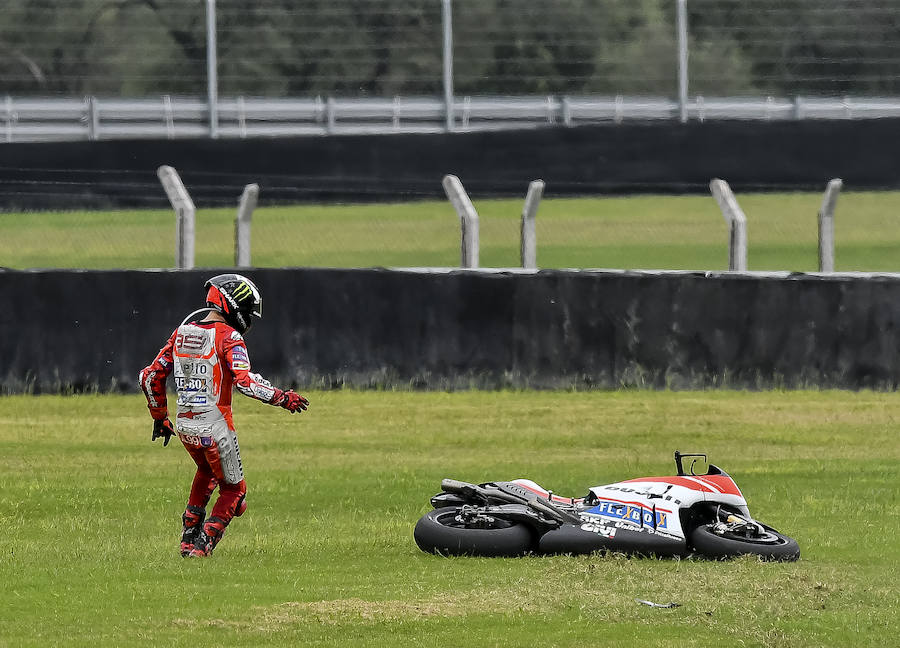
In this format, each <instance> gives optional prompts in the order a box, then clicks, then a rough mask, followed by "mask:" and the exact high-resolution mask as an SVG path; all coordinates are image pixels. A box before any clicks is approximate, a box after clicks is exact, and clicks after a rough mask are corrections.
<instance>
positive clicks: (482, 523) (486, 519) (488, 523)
mask: <svg viewBox="0 0 900 648" xmlns="http://www.w3.org/2000/svg"><path fill="white" fill-rule="evenodd" d="M435 521H436V522H437V523H438V524H440V525H441V526H445V527H450V528H452V529H478V530H485V531H490V530H493V529H508V528H510V527H511V526H514V523H513V522H510V521H509V520H503V519H500V518H496V517H493V516H489V515H478V516H476V517H475V518H474V519H473V521H470V522H466V521H462V520H460V519H459V514H458V513H457V512H456V511H450V512H447V513H442V514H441V515H438V516H436V518H435Z"/></svg>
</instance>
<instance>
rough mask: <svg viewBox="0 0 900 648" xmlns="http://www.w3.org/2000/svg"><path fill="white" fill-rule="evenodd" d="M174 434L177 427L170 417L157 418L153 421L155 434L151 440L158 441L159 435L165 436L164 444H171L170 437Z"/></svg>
mask: <svg viewBox="0 0 900 648" xmlns="http://www.w3.org/2000/svg"><path fill="white" fill-rule="evenodd" d="M173 434H175V427H174V426H173V425H172V421H170V420H169V419H167V418H164V419H155V420H154V421H153V436H152V437H150V440H151V441H156V440H157V439H158V438H159V437H163V439H164V441H163V446H167V445H169V439H171V438H172V435H173Z"/></svg>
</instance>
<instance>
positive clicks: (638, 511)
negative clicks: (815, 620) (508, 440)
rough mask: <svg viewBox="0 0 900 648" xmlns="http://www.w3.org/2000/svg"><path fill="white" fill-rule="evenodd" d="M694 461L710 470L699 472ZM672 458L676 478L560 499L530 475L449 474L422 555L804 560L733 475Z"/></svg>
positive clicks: (422, 529) (426, 519) (419, 539)
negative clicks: (484, 478)
mask: <svg viewBox="0 0 900 648" xmlns="http://www.w3.org/2000/svg"><path fill="white" fill-rule="evenodd" d="M686 460H690V463H689V465H688V468H687V470H685V468H684V464H685V461H686ZM698 462H699V463H701V465H705V466H707V469H706V472H705V473H702V474H696V473H695V467H696V466H697V464H698ZM675 465H676V468H677V474H676V475H674V476H671V477H638V478H636V479H628V480H625V481H621V482H616V483H614V484H606V485H604V486H594V487H593V488H591V489H590V490H589V491H588V494H587V495H586V496H585V497H580V498H570V497H561V496H559V495H556V494H555V493H553V492H552V491H548V490H546V489H544V488H542V487H541V486H539V485H538V484H536V483H535V482H533V481H531V480H528V479H516V480H513V481H507V482H504V481H501V482H485V483H481V484H470V483H466V482H461V481H457V480H454V479H445V480H443V481H442V482H441V488H442V489H443V490H442V492H440V493H438V494H437V495H435V496H434V497H432V498H431V504H432V506H433V507H434V510H432V511H429V512H428V513H426V514H425V515H424V516H422V518H421V519H420V520H419V521H418V523H417V524H416V527H415V531H414V537H415V540H416V544H417V545H418V546H419V548H420V549H422V550H423V551H426V552H433V553H438V554H443V555H471V556H520V555H523V554H528V553H536V554H585V553H592V552H619V553H625V554H630V555H643V556H660V557H674V556H684V557H686V556H702V557H706V558H712V559H724V558H732V557H735V556H740V555H752V556H758V557H760V558H762V559H765V560H778V561H792V560H797V559H798V558H799V557H800V547H799V546H798V545H797V542H796V540H794V539H792V538H789V537H788V536H786V535H783V534H781V533H779V532H778V531H776V530H775V529H773V528H772V527H770V526H768V525H766V524H763V523H762V522H759V521H757V520H755V519H754V518H753V517H752V516H751V515H750V510H749V508H748V507H747V501H746V500H745V499H744V496H743V494H742V493H741V491H740V489H739V488H738V486H737V484H736V483H735V482H734V480H733V479H732V478H731V477H730V476H729V475H728V474H727V473H726V472H724V471H723V470H722V469H720V468H718V467H717V466H715V465H713V464H709V463H708V462H707V457H706V455H705V454H694V453H684V454H683V453H681V452H678V451H676V452H675ZM700 470H701V471H702V467H701V468H700Z"/></svg>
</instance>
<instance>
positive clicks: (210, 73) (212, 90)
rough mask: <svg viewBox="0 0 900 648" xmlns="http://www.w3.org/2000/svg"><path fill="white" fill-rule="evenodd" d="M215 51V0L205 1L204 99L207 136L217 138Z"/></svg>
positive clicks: (216, 60) (216, 59)
mask: <svg viewBox="0 0 900 648" xmlns="http://www.w3.org/2000/svg"><path fill="white" fill-rule="evenodd" d="M218 67H219V66H218V53H217V51H216V0H206V84H207V86H206V97H207V104H208V107H209V136H210V137H211V138H213V139H215V138H217V137H218V136H219V77H218Z"/></svg>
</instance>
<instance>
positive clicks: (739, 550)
mask: <svg viewBox="0 0 900 648" xmlns="http://www.w3.org/2000/svg"><path fill="white" fill-rule="evenodd" d="M761 526H762V531H761V532H760V531H757V532H755V533H752V534H750V533H745V532H733V531H728V530H721V528H720V529H719V530H717V529H716V527H717V525H715V524H703V525H701V526H698V527H697V528H696V529H694V530H693V531H692V532H691V536H690V543H691V545H692V546H693V547H694V549H695V550H696V551H697V553H699V554H702V555H704V556H706V557H708V558H733V557H735V556H744V555H750V556H759V557H760V558H763V559H764V560H781V561H792V560H797V559H798V558H800V546H799V545H798V544H797V541H796V540H794V539H793V538H789V537H788V536H786V535H782V534H780V533H778V532H777V531H776V530H775V529H773V528H771V527H768V526H766V525H764V524H763V525H761Z"/></svg>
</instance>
